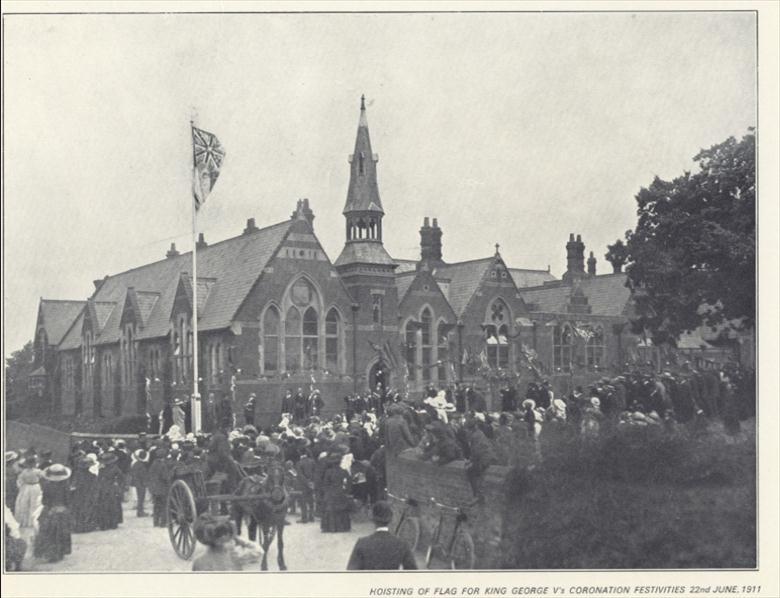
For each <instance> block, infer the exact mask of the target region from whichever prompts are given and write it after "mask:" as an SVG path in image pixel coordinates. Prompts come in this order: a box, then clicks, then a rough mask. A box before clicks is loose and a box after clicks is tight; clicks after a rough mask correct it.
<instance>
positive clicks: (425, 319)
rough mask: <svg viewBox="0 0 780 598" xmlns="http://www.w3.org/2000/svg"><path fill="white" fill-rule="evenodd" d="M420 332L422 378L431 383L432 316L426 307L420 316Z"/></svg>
mask: <svg viewBox="0 0 780 598" xmlns="http://www.w3.org/2000/svg"><path fill="white" fill-rule="evenodd" d="M420 322H421V323H422V330H421V335H420V340H421V345H422V363H421V364H420V365H421V366H422V377H423V380H424V381H425V382H430V381H431V376H432V371H431V370H432V365H433V338H434V337H433V334H434V333H433V315H432V314H431V310H430V309H428V308H427V307H426V308H425V309H424V310H423V312H422V314H420Z"/></svg>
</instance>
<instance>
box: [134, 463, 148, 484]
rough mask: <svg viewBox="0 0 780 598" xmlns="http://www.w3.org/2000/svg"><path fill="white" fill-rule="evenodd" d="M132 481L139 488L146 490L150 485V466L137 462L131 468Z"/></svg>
mask: <svg viewBox="0 0 780 598" xmlns="http://www.w3.org/2000/svg"><path fill="white" fill-rule="evenodd" d="M130 480H131V483H132V485H133V486H136V487H137V488H146V486H147V485H148V484H149V464H148V463H144V462H143V461H136V462H135V463H133V464H132V465H131V466H130Z"/></svg>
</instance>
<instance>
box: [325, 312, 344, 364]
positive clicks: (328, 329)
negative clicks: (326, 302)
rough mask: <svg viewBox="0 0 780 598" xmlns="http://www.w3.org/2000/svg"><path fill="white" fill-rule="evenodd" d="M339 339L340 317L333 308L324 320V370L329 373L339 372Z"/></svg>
mask: <svg viewBox="0 0 780 598" xmlns="http://www.w3.org/2000/svg"><path fill="white" fill-rule="evenodd" d="M340 339H341V317H339V312H337V311H336V309H335V308H331V310H330V311H329V312H328V315H327V317H326V318H325V368H326V369H327V370H329V371H331V372H341V370H342V367H341V360H340V359H339V354H340V351H339V344H340Z"/></svg>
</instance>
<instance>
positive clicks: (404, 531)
mask: <svg viewBox="0 0 780 598" xmlns="http://www.w3.org/2000/svg"><path fill="white" fill-rule="evenodd" d="M386 492H387V491H386ZM387 496H389V497H390V498H393V499H395V500H397V501H399V502H402V503H404V504H405V505H406V506H405V507H404V510H403V511H401V516H400V517H399V518H398V523H397V524H396V526H395V530H394V531H393V534H394V535H395V536H397V537H399V538H401V539H402V540H404V541H405V542H406V543H407V544H408V545H409V548H411V549H412V552H414V551H415V550H417V544H418V543H419V542H420V518H419V515H418V512H417V508H418V507H419V503H418V502H417V501H416V500H415V499H413V498H410V497H408V496H407V497H406V498H401V497H400V496H395V495H393V494H390V493H389V492H387Z"/></svg>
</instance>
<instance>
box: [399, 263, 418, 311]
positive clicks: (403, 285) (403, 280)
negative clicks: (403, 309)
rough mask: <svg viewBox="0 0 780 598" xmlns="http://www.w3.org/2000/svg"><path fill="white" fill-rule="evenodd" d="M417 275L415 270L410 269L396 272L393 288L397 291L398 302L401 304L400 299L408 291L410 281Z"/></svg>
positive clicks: (410, 284) (401, 299)
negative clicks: (399, 272)
mask: <svg viewBox="0 0 780 598" xmlns="http://www.w3.org/2000/svg"><path fill="white" fill-rule="evenodd" d="M416 276H417V271H416V270H412V271H410V272H403V273H402V274H397V275H396V277H395V288H396V289H397V291H398V304H399V305H400V304H401V301H403V299H404V297H406V293H408V292H409V288H410V287H411V286H412V282H414V279H415V278H416Z"/></svg>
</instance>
